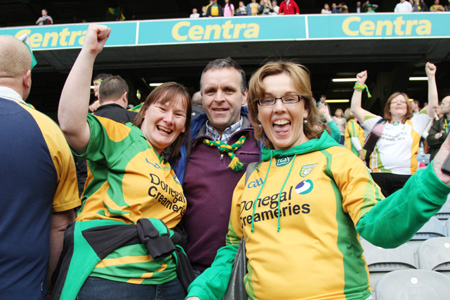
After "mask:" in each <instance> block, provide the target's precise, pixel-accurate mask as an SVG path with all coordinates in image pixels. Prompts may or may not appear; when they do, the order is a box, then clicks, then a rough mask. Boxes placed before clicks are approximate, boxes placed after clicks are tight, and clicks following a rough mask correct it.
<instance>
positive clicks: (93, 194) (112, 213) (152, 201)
mask: <svg viewBox="0 0 450 300" xmlns="http://www.w3.org/2000/svg"><path fill="white" fill-rule="evenodd" d="M110 31H111V30H110V29H109V28H108V27H106V26H102V25H90V26H89V28H88V30H87V33H86V38H85V43H84V45H83V48H82V49H81V52H80V54H79V55H78V58H77V60H76V61H75V64H74V65H73V67H72V70H71V72H70V74H69V76H68V78H67V80H66V83H65V86H64V89H63V91H62V94H61V100H60V105H59V111H58V118H59V122H60V125H61V129H62V131H63V132H64V134H65V136H66V139H67V141H68V142H69V144H70V145H71V147H72V149H73V151H74V152H75V154H77V155H79V156H81V157H83V158H85V159H86V160H87V162H88V167H89V171H90V172H89V174H88V178H87V181H86V188H85V191H84V193H83V198H82V200H83V204H82V207H81V208H80V210H79V211H78V215H77V219H76V222H75V224H74V225H73V226H72V227H70V228H69V230H68V231H66V239H65V244H66V242H69V243H68V244H71V245H72V246H71V247H72V248H71V249H70V250H71V251H67V252H66V255H65V256H64V259H65V261H68V262H69V263H67V264H62V268H63V271H64V275H63V276H59V278H58V281H57V284H56V286H57V291H56V292H57V295H56V292H55V293H54V297H55V298H58V299H65V300H66V299H75V297H76V298H77V299H80V300H82V299H90V300H92V299H144V298H145V299H169V300H172V299H173V300H175V299H182V298H183V297H184V296H185V290H184V289H183V287H182V285H181V283H180V279H181V278H183V277H180V276H179V273H178V272H177V267H178V266H179V264H180V259H182V258H180V256H177V253H178V252H177V253H175V252H176V251H177V250H176V249H179V248H178V247H176V246H174V244H176V245H177V244H178V242H176V241H175V240H174V239H173V237H174V236H177V234H175V233H174V232H175V227H176V226H177V225H178V224H179V222H180V221H181V218H182V216H183V215H184V213H185V211H186V207H187V203H186V199H185V198H184V195H183V190H182V187H181V184H180V183H179V181H178V179H177V178H176V175H175V172H174V171H173V170H172V168H171V167H170V165H169V163H168V162H167V158H172V157H176V156H177V155H178V153H179V152H180V147H181V145H182V144H183V142H184V141H185V140H186V137H187V135H188V133H189V130H190V127H189V123H190V116H191V111H190V110H191V103H190V96H189V94H188V92H187V90H186V89H185V88H184V87H183V86H181V85H179V84H177V83H174V82H170V83H165V84H163V85H162V86H160V87H158V88H156V89H155V90H153V91H152V93H151V94H150V95H149V96H148V97H147V99H146V100H145V102H144V104H143V106H142V109H141V111H140V112H139V113H138V115H137V116H136V118H135V119H134V120H133V121H132V122H130V123H126V124H121V123H117V122H114V121H112V120H110V119H106V118H102V117H99V116H95V115H92V114H88V105H89V86H90V81H91V74H92V70H93V65H94V61H95V59H96V57H97V55H98V54H99V53H100V52H101V51H102V49H103V46H104V45H105V42H106V41H107V39H108V37H109V34H110ZM166 152H167V153H166ZM103 229H104V230H106V231H102V230H103ZM112 230H114V232H113V233H112V234H111V231H112ZM155 232H156V234H155ZM68 233H69V234H68ZM117 237H119V238H120V241H119V242H122V241H123V240H127V241H128V242H126V243H122V244H120V243H119V242H118V243H113V244H112V245H107V244H108V243H110V242H111V240H113V239H115V238H117ZM129 237H132V238H131V239H130V238H129ZM159 237H162V238H161V239H160V238H159ZM102 238H103V239H102ZM150 240H151V241H152V242H149V241H150ZM131 241H132V242H131ZM158 241H164V244H162V249H163V250H161V249H160V248H158V249H155V247H154V246H155V245H156V244H158ZM105 245H106V246H105ZM152 247H153V248H152ZM167 249H168V250H167ZM106 250H107V251H108V252H107V251H106ZM155 250H156V251H155ZM160 250H161V251H160ZM161 252H163V254H162V255H160V253H161ZM155 253H157V254H155ZM65 265H66V266H68V267H66V268H64V266H65ZM60 274H61V273H60ZM60 282H62V283H61V284H58V283H60ZM59 287H61V288H59Z"/></svg>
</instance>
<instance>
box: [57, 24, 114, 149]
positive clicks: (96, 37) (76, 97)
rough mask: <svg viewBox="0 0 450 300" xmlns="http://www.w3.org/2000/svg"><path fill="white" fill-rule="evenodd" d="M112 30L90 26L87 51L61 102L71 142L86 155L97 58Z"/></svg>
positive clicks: (61, 117) (75, 67) (78, 61)
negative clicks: (88, 117) (90, 103)
mask: <svg viewBox="0 0 450 300" xmlns="http://www.w3.org/2000/svg"><path fill="white" fill-rule="evenodd" d="M110 32H111V29H110V28H108V27H106V26H103V25H95V24H93V25H89V28H88V30H87V32H86V37H85V40H84V45H83V48H82V49H81V51H80V54H78V57H77V59H76V61H75V63H74V65H73V67H72V70H71V71H70V73H69V76H68V77H67V80H66V83H65V84H64V88H63V90H62V93H61V99H60V101H59V109H58V120H59V124H60V126H61V130H62V131H63V133H64V135H65V137H66V139H67V142H68V143H69V144H70V146H72V148H73V149H74V150H75V151H77V152H78V153H83V152H84V151H85V150H86V147H87V145H88V142H89V138H90V131H89V125H88V123H87V121H86V117H87V114H88V107H89V97H90V93H89V89H90V84H91V78H92V70H93V66H94V61H95V58H96V57H97V55H98V54H99V53H100V52H101V51H102V49H103V46H104V45H105V42H106V40H107V39H108V37H109V34H110Z"/></svg>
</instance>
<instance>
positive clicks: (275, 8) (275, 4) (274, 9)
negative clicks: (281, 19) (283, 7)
mask: <svg viewBox="0 0 450 300" xmlns="http://www.w3.org/2000/svg"><path fill="white" fill-rule="evenodd" d="M272 8H273V14H274V15H278V13H279V11H280V7H279V6H278V3H277V0H273V1H272Z"/></svg>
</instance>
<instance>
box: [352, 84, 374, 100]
mask: <svg viewBox="0 0 450 300" xmlns="http://www.w3.org/2000/svg"><path fill="white" fill-rule="evenodd" d="M353 89H354V90H355V91H358V92H362V91H363V90H366V92H367V97H369V98H372V95H371V94H370V92H369V88H368V87H367V85H366V84H365V83H363V84H360V83H358V82H355V86H354V87H353Z"/></svg>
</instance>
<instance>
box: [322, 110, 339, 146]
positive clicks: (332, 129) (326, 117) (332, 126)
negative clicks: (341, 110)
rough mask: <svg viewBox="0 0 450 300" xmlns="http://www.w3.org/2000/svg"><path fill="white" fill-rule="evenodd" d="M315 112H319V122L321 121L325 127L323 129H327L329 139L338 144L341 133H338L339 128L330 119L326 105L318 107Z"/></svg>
mask: <svg viewBox="0 0 450 300" xmlns="http://www.w3.org/2000/svg"><path fill="white" fill-rule="evenodd" d="M317 111H318V112H319V115H320V116H321V118H319V120H321V121H322V123H323V124H325V125H326V127H325V128H328V130H329V133H330V135H331V137H332V138H333V140H335V141H336V142H338V143H339V142H340V141H341V132H340V131H339V128H338V126H337V125H336V122H334V120H333V118H332V117H331V114H330V107H329V106H328V105H327V104H325V105H320V106H319V107H318V109H317Z"/></svg>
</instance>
